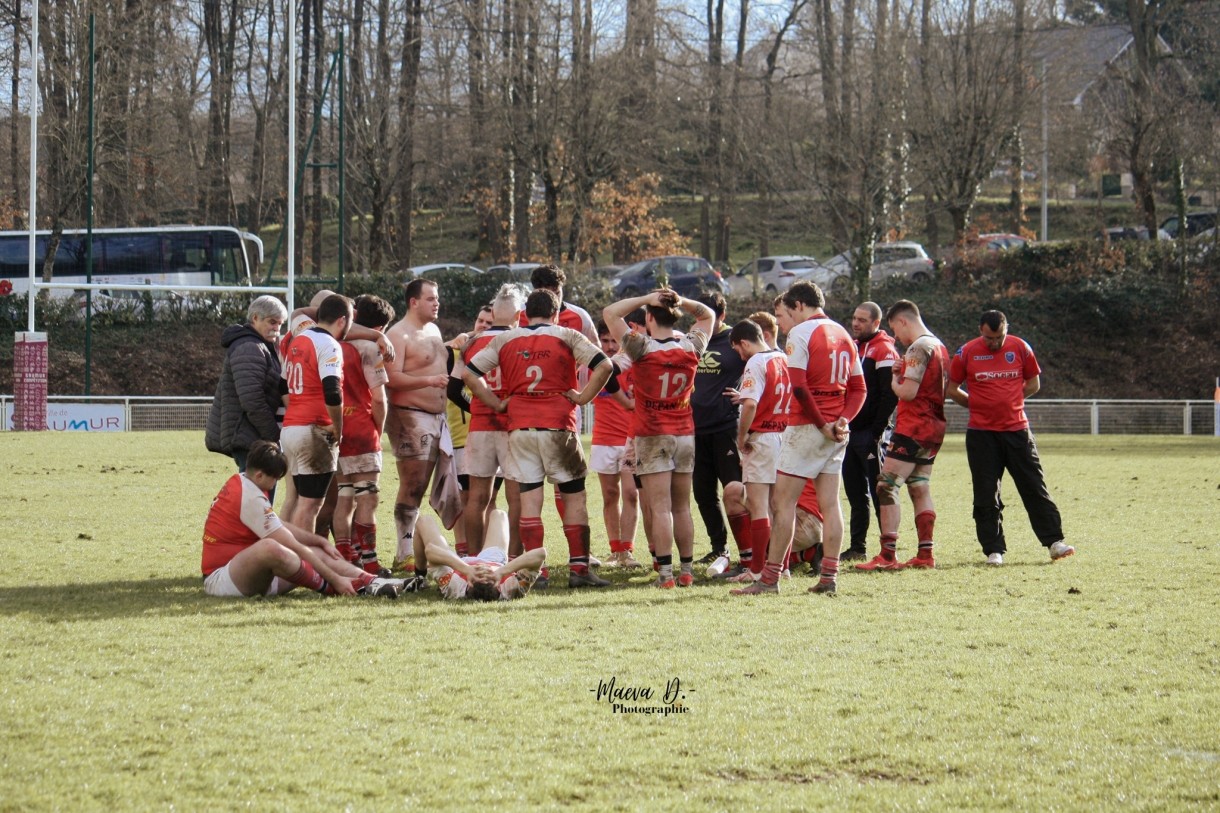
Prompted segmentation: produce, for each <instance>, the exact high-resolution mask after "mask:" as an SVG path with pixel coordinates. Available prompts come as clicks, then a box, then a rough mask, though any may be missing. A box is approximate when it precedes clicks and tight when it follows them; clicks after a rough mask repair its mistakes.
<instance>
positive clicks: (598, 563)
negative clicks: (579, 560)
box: [589, 553, 602, 567]
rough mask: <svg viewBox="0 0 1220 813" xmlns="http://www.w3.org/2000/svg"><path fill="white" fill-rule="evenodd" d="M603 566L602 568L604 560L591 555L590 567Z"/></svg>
mask: <svg viewBox="0 0 1220 813" xmlns="http://www.w3.org/2000/svg"><path fill="white" fill-rule="evenodd" d="M601 566H602V560H601V559H598V558H597V557H596V556H594V555H593V554H591V553H590V554H589V567H601Z"/></svg>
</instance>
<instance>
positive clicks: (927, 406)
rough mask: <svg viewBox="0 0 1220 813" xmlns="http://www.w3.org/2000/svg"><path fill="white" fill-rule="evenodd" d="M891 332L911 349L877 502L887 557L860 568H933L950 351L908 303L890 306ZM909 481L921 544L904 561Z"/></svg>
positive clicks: (899, 379) (899, 368) (897, 384)
mask: <svg viewBox="0 0 1220 813" xmlns="http://www.w3.org/2000/svg"><path fill="white" fill-rule="evenodd" d="M885 318H886V321H887V322H888V323H889V326H890V330H891V331H893V333H894V338H895V339H897V340H898V341H899V342H900V343H901V344H902V345H903V347H905V348H906V351H905V353H904V354H903V356H902V360H901V361H900V362H898V363H897V364H895V365H894V372H893V377H892V378H891V381H890V386H891V387H892V389H893V390H894V394H895V395H897V396H898V417H897V420H896V422H895V424H894V432H893V434H892V435H891V436H890V442H889V445H888V447H887V452H886V456H885V463H884V464H883V465H882V466H881V475H880V476H879V477H878V479H877V502H878V504H879V505H880V507H881V517H880V519H881V553H879V554H877V555H876V556H874V557H873V558H872V559H871V560H869V561H867V562H862V563H860V564H858V565H856V569H857V570H900V569H902V568H933V567H936V560H935V558H934V557H933V555H932V545H933V539H932V537H933V533H934V530H935V526H936V509H935V506H934V505H933V504H932V488H931V479H932V464H933V463H935V462H936V453H937V452H938V451H940V446H941V444H942V443H943V442H944V440H945V387H946V385H947V384H948V383H949V351H948V350H946V349H945V346H944V344H942V343H941V341H940V339H938V338H936V337H935V336H934V335H932V331H930V330H928V328H927V326H926V325H925V324H924V322H923V318H922V317H920V315H919V307H918V306H916V304H915V303H914V302H911V301H910V300H907V299H900V300H898V301H897V302H895V303H894V304H893V305H891V306H890V309H889V311H888V312H886V315H885ZM904 482H905V483H906V485H907V490H908V492H909V493H910V495H911V507H912V510H913V511H914V512H915V530H916V533H917V537H918V542H919V550H918V553H917V555H916V556H915V557H914V558H912V559H910V560H908V561H906V562H899V561H898V557H897V550H898V523H899V520H900V519H901V517H902V505H901V503H899V501H898V492H899V490H900V489H901V488H902V484H903V483H904Z"/></svg>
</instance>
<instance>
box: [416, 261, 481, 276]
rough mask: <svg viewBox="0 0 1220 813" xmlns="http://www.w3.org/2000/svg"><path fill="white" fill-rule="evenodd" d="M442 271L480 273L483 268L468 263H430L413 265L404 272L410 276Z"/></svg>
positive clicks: (428, 274) (427, 274)
mask: <svg viewBox="0 0 1220 813" xmlns="http://www.w3.org/2000/svg"><path fill="white" fill-rule="evenodd" d="M443 271H465V272H467V273H470V274H482V273H483V269H482V268H479V267H478V266H477V265H469V264H468V263H432V264H430V265H415V266H412V267H410V268H408V269H407V270H406V271H405V272H403V273H405V274H407V275H409V276H412V277H431V276H435V275H436V274H439V273H441V272H443Z"/></svg>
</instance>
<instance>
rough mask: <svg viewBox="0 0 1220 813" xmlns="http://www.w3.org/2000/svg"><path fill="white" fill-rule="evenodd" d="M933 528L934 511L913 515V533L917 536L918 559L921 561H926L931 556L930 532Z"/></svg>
mask: <svg viewBox="0 0 1220 813" xmlns="http://www.w3.org/2000/svg"><path fill="white" fill-rule="evenodd" d="M935 528H936V512H935V511H920V512H919V513H918V514H916V515H915V531H916V532H917V533H918V535H919V557H920V558H921V559H928V558H931V556H932V535H933V534H932V532H933V530H934V529H935Z"/></svg>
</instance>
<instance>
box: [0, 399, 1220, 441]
mask: <svg viewBox="0 0 1220 813" xmlns="http://www.w3.org/2000/svg"><path fill="white" fill-rule="evenodd" d="M47 402H48V403H47V412H48V417H51V418H54V420H55V423H57V424H60V425H57V426H51V428H52V429H64V430H68V431H72V430H82V429H83V430H86V431H99V430H102V429H109V430H110V431H116V430H117V431H124V430H125V431H147V430H156V429H197V430H200V431H202V430H203V428H204V424H205V423H206V422H207V417H208V409H209V408H210V407H211V405H212V399H211V397H210V396H174V395H162V396H153V395H95V396H91V397H90V396H84V395H50V396H48V397H47ZM73 404H75V405H79V407H81V409H78V410H76V411H75V412H74V411H73V410H72V409H71V405H73ZM101 404H108V405H110V410H111V411H110V412H108V413H106V414H107V415H116V414H119V415H120V417H118V418H115V421H117V420H121V422H122V428H121V429H118V428H117V427H115V426H114V423H115V421H104V422H103V423H102V424H100V425H98V426H97V427H95V426H94V425H93V424H91V423H89V421H90V417H92V419H93V423H97V422H98V420H99V414H100V413H97V412H94V413H92V415H90V414H88V411H87V410H84V409H83V408H84V406H85V405H101ZM12 407H13V396H11V395H0V414H2V415H4V416H5V420H4V421H3V422H2V423H0V426H3V428H4V430H6V431H7V430H8V429H9V423H10V422H9V417H8V416H10V415H11V414H12ZM118 408H121V413H116V412H114V410H116V409H118ZM593 409H594V408H593V406H592V405H590V406H588V407H585V408H584V409H583V410H582V416H581V417H582V419H583V420H582V422H581V423H582V429H583V431H584V433H585V434H589V432H590V431H592V426H593ZM1025 411H1026V412H1027V413H1028V414H1029V420H1030V424H1031V425H1032V426H1033V428H1034V431H1035V432H1037V433H1039V434H1078V435H1090V434H1091V435H1122V434H1140V435H1149V434H1151V435H1220V429H1218V428H1217V424H1218V423H1220V415H1218V411H1220V409H1218V407H1217V402H1213V401H1203V400H1199V401H1161V400H1135V399H1100V398H1099V399H1091V400H1090V399H1060V398H1035V399H1033V400H1032V401H1028V402H1026V404H1025ZM52 413H54V414H52ZM945 417H946V418H947V420H948V422H949V431H950V432H964V431H966V420H967V415H966V410H964V409H962V408H961V407H959V406H958V405H957V404H953V403H950V404H947V405H946V407H945ZM81 421H84V422H85V423H84V424H83V425H82V423H81Z"/></svg>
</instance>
